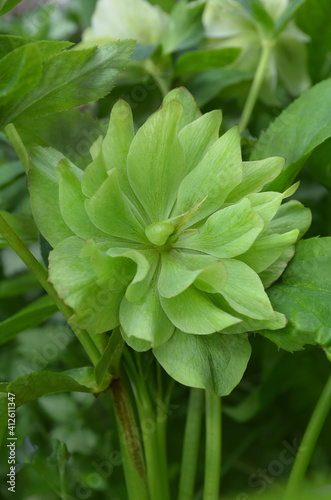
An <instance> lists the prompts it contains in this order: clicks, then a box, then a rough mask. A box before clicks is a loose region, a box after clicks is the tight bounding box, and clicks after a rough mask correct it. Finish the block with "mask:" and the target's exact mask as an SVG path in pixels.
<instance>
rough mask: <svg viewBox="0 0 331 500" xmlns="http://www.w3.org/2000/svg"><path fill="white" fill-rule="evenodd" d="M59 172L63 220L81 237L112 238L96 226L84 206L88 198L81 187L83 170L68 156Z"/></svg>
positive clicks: (58, 169) (59, 167)
mask: <svg viewBox="0 0 331 500" xmlns="http://www.w3.org/2000/svg"><path fill="white" fill-rule="evenodd" d="M57 172H58V175H59V200H60V209H61V214H62V216H63V220H64V221H65V223H66V224H67V226H68V227H69V228H70V229H71V230H72V231H73V232H74V233H75V234H76V235H77V236H79V237H80V238H83V239H88V238H96V239H97V240H103V241H105V240H107V239H108V240H111V238H110V237H109V235H108V234H106V233H103V232H102V231H100V230H99V229H98V228H96V227H95V226H94V225H93V224H92V222H91V221H90V219H89V217H88V215H87V213H86V210H85V206H84V202H85V200H86V198H85V196H84V195H83V193H82V189H81V179H82V175H83V172H82V171H81V170H80V169H79V168H77V167H75V166H74V165H72V164H71V163H70V162H69V160H67V159H66V158H65V159H63V160H61V161H60V163H59V165H58V167H57Z"/></svg>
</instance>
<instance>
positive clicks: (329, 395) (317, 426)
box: [284, 375, 331, 500]
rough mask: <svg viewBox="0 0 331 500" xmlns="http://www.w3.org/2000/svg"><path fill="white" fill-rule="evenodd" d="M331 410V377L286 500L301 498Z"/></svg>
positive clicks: (313, 416) (306, 434)
mask: <svg viewBox="0 0 331 500" xmlns="http://www.w3.org/2000/svg"><path fill="white" fill-rule="evenodd" d="M330 408H331V375H330V377H329V379H328V381H327V383H326V385H325V387H324V389H323V392H322V394H321V396H320V398H319V400H318V402H317V405H316V407H315V410H314V412H313V414H312V416H311V419H310V421H309V424H308V427H307V429H306V432H305V434H304V436H303V440H302V443H301V446H300V449H299V451H298V454H297V456H296V459H295V462H294V465H293V469H292V472H291V475H290V479H289V482H288V484H287V488H286V492H285V497H284V500H295V499H296V498H299V497H300V487H301V484H302V481H303V478H304V475H305V473H306V470H307V468H308V465H309V462H310V459H311V456H312V454H313V451H314V448H315V445H316V442H317V439H318V436H319V435H320V432H321V429H322V427H323V424H324V422H325V419H326V417H327V415H328V413H329V411H330Z"/></svg>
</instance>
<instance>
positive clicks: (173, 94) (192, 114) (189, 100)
mask: <svg viewBox="0 0 331 500" xmlns="http://www.w3.org/2000/svg"><path fill="white" fill-rule="evenodd" d="M170 101H179V102H180V103H181V104H182V106H183V113H182V116H181V117H180V119H179V121H178V124H177V132H179V131H180V130H181V129H182V128H183V127H185V126H186V125H188V124H189V123H191V122H194V121H195V120H197V119H198V118H200V116H201V111H200V109H199V108H198V106H197V103H196V102H195V99H194V97H193V95H192V94H191V92H189V91H188V90H187V89H185V88H184V87H178V88H177V89H173V90H171V91H170V92H168V94H167V95H166V96H165V98H164V99H163V106H166V105H167V104H168V103H169V102H170Z"/></svg>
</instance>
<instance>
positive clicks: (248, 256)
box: [238, 229, 299, 273]
mask: <svg viewBox="0 0 331 500" xmlns="http://www.w3.org/2000/svg"><path fill="white" fill-rule="evenodd" d="M298 236H299V230H298V229H293V231H289V232H288V233H284V234H271V235H269V236H264V235H262V237H261V238H258V239H257V240H256V241H255V243H254V244H253V245H252V246H251V248H250V249H249V250H248V251H247V252H245V253H243V254H242V255H240V256H239V257H238V259H239V260H241V261H242V262H245V263H246V264H247V265H248V266H249V267H251V268H252V269H253V270H254V271H255V272H256V273H261V272H262V271H264V270H265V269H267V267H269V266H270V265H271V264H273V263H274V262H275V261H276V260H277V259H278V258H279V257H280V255H281V254H282V253H283V252H284V250H286V249H287V247H289V246H291V245H293V244H294V243H295V242H296V241H297V239H298Z"/></svg>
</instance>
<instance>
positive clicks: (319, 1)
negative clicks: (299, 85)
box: [296, 0, 331, 82]
mask: <svg viewBox="0 0 331 500" xmlns="http://www.w3.org/2000/svg"><path fill="white" fill-rule="evenodd" d="M296 23H297V24H298V26H299V27H300V28H301V29H302V30H303V31H304V32H305V33H307V35H309V36H310V42H309V43H308V44H307V50H308V66H309V69H310V74H311V76H312V78H313V81H314V82H318V81H320V80H322V79H323V78H324V77H325V76H327V75H326V73H325V68H324V66H325V62H326V57H327V54H328V52H329V51H330V49H331V3H330V2H329V0H307V1H306V2H305V3H304V5H303V6H302V7H301V8H300V10H299V12H298V15H297V18H296ZM323 70H324V71H323Z"/></svg>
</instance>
